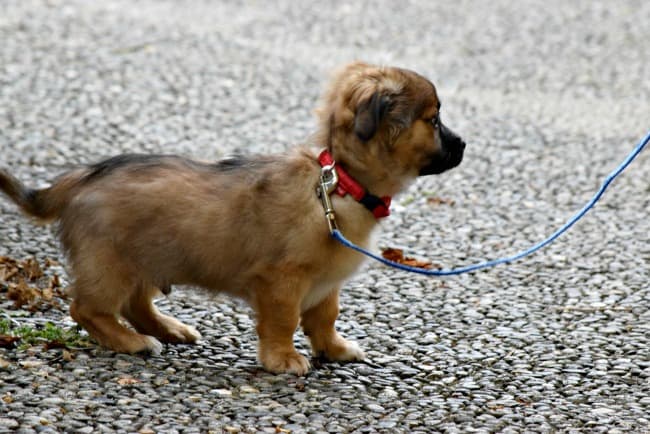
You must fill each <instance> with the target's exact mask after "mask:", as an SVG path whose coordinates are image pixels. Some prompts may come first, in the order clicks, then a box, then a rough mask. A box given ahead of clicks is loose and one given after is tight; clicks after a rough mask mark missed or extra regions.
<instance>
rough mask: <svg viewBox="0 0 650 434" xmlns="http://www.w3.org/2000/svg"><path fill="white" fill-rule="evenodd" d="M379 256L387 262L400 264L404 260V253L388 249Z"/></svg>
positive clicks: (399, 250)
mask: <svg viewBox="0 0 650 434" xmlns="http://www.w3.org/2000/svg"><path fill="white" fill-rule="evenodd" d="M381 256H383V257H384V259H388V260H389V261H393V262H399V263H402V261H403V260H404V251H403V250H401V249H394V248H392V247H388V248H386V249H384V250H383V251H382V252H381Z"/></svg>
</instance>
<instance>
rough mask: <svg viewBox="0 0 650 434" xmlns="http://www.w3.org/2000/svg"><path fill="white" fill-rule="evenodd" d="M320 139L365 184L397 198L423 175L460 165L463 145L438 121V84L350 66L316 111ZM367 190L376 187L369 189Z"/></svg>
mask: <svg viewBox="0 0 650 434" xmlns="http://www.w3.org/2000/svg"><path fill="white" fill-rule="evenodd" d="M318 114H319V116H320V120H321V132H320V136H321V140H324V141H325V142H326V143H327V145H328V147H329V148H330V151H331V152H332V154H333V156H334V159H335V160H337V161H339V162H341V164H343V165H345V166H346V168H347V169H348V170H350V171H351V172H353V175H354V176H356V177H357V178H359V180H360V181H362V180H365V181H366V184H368V183H370V184H379V185H378V186H377V187H378V188H381V189H382V190H384V191H382V192H378V193H387V194H394V193H396V192H397V191H399V190H400V189H401V188H403V186H404V185H405V184H406V183H407V182H408V180H409V179H412V178H414V177H416V176H419V175H431V174H438V173H442V172H444V171H445V170H447V169H451V168H453V167H455V166H457V165H458V164H460V162H461V160H462V158H463V151H464V149H465V142H464V141H463V140H462V139H461V138H460V137H459V136H457V135H456V134H455V133H454V132H453V131H451V130H450V129H449V128H447V127H446V126H445V125H444V124H443V123H442V121H441V120H440V101H439V99H438V95H437V93H436V89H435V87H434V85H433V84H432V83H431V82H430V81H429V80H427V79H425V78H424V77H422V76H420V75H419V74H416V73H415V72H412V71H409V70H405V69H400V68H392V67H377V66H372V65H368V64H365V63H360V62H357V63H352V64H350V65H347V66H346V67H344V68H343V69H341V70H340V71H339V72H338V73H337V74H336V75H335V76H334V78H333V80H332V82H331V85H330V87H329V89H328V90H327V91H326V92H325V94H324V97H323V103H322V106H321V108H320V109H319V110H318ZM366 186H367V187H368V188H369V189H372V188H373V185H366Z"/></svg>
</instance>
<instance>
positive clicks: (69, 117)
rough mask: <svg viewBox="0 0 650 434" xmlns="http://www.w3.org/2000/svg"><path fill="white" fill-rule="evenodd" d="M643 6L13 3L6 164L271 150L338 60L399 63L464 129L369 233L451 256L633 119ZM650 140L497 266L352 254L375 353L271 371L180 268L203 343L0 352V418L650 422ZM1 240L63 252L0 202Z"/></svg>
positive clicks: (539, 225) (197, 428)
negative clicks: (417, 271)
mask: <svg viewBox="0 0 650 434" xmlns="http://www.w3.org/2000/svg"><path fill="white" fill-rule="evenodd" d="M649 21H650V2H647V1H641V0H638V1H637V0H621V1H618V2H616V3H612V2H607V1H592V2H566V1H559V0H543V1H542V0H530V1H525V2H517V3H512V2H509V1H507V0H494V1H490V2H472V1H469V0H460V1H455V2H388V1H387V2H373V3H368V2H348V1H334V2H316V1H303V2H290V1H288V0H278V1H274V2H271V3H268V2H267V3H264V2H263V3H252V4H248V3H242V2H238V1H223V2H208V1H202V0H200V1H196V2H177V1H171V0H161V1H158V0H156V1H154V0H142V1H138V2H129V1H126V0H106V1H101V2H86V1H82V0H76V1H75V0H4V1H3V2H2V5H1V6H0V40H1V41H2V44H0V165H2V166H3V167H6V168H9V169H10V170H11V171H12V172H14V173H15V174H16V175H18V176H20V177H21V179H24V180H25V181H26V182H28V183H29V184H31V185H34V186H44V185H46V184H47V181H48V180H50V179H52V177H53V176H55V175H57V174H59V173H61V172H63V171H65V170H66V169H68V168H70V167H72V166H73V165H75V164H78V163H82V162H91V161H95V160H97V159H98V158H101V157H105V156H109V155H114V154H116V153H119V152H127V151H128V152H166V153H179V154H183V155H188V156H194V157H197V158H204V159H215V158H219V157H222V156H225V155H228V154H232V153H234V152H237V151H243V152H247V153H257V152H277V151H281V150H284V149H286V148H288V147H289V146H291V145H292V144H297V143H300V142H302V141H303V140H305V138H306V137H308V136H309V134H310V133H311V132H313V130H314V126H315V122H314V118H313V116H312V114H311V111H312V110H313V108H314V107H315V105H316V102H317V98H318V96H319V92H320V90H321V89H322V86H323V84H324V83H325V81H326V77H327V75H328V74H329V71H331V70H332V69H333V68H335V67H337V66H338V65H341V64H343V63H345V62H348V61H350V60H354V59H364V60H366V61H370V62H375V63H384V64H392V65H399V66H404V67H408V68H411V69H414V70H416V71H418V72H420V73H422V74H423V75H425V76H427V77H429V78H431V79H432V80H433V81H434V82H435V83H436V84H437V86H438V91H439V94H440V96H441V99H442V103H443V119H444V121H445V122H446V124H447V125H448V126H450V127H451V128H452V129H454V130H456V131H457V132H459V133H460V134H461V135H462V136H463V138H464V139H465V140H466V141H467V143H468V148H467V152H466V157H465V161H464V162H463V164H462V165H461V166H460V167H459V168H457V169H455V170H453V171H452V172H449V173H448V174H445V175H443V176H440V177H430V178H426V179H420V180H418V182H417V183H415V184H414V185H413V186H412V187H411V189H410V190H409V191H408V192H406V193H405V194H404V195H403V196H401V197H399V198H396V202H395V205H396V206H395V207H394V211H393V215H392V216H391V218H389V219H386V220H385V221H383V222H382V223H381V230H380V234H379V237H378V243H379V245H380V246H384V247H386V246H390V247H396V248H404V249H405V250H406V251H407V252H408V254H410V255H413V256H420V257H425V258H429V259H430V260H432V261H433V262H436V263H440V264H443V265H444V266H446V267H451V266H455V265H465V264H467V263H470V262H473V261H476V260H479V259H484V258H494V257H496V256H501V255H505V254H511V253H514V252H516V251H519V250H520V249H522V248H524V247H527V246H528V245H530V244H531V243H533V242H536V241H539V240H540V239H541V238H543V237H544V236H545V235H547V234H549V233H550V232H552V231H553V230H555V229H556V228H557V227H558V226H559V225H560V224H561V223H563V222H564V221H565V220H566V219H567V218H568V217H569V216H571V215H572V214H573V213H574V212H575V211H576V210H577V209H579V208H580V207H581V206H582V205H583V204H584V203H585V202H586V200H587V199H588V198H589V197H590V196H591V195H592V194H593V192H595V190H596V189H597V187H598V185H599V184H600V182H601V181H602V179H603V177H604V176H605V175H606V174H607V173H608V172H609V171H610V170H612V169H613V168H614V167H615V166H616V165H617V164H618V163H619V162H620V161H621V160H622V159H623V158H624V156H625V155H626V154H627V153H628V152H629V151H630V150H631V149H632V148H633V146H634V145H635V142H636V141H637V140H639V139H640V138H641V137H642V136H643V135H644V134H645V133H646V131H647V129H648V128H649V127H650V125H649V124H648V120H649V119H650V103H649V101H650V79H649V77H650V69H649V68H650V44H648V41H649V40H650V27H649V26H647V25H642V23H647V22H649ZM649 159H650V153H648V152H647V151H646V152H645V153H644V154H642V155H641V156H640V157H639V158H638V160H637V161H636V162H635V163H634V164H633V165H632V166H630V168H629V169H628V171H627V172H626V173H625V174H624V175H623V176H622V177H621V178H620V179H619V180H617V181H616V182H615V183H614V185H613V186H612V188H611V190H610V192H609V193H607V194H606V195H605V196H604V198H603V199H602V202H601V203H599V204H598V206H597V207H596V208H595V209H594V210H593V211H592V212H591V213H589V214H588V216H587V217H586V218H585V219H584V221H582V222H580V223H579V224H578V225H576V226H575V227H574V228H573V229H572V230H571V231H570V232H569V233H568V234H566V235H564V236H563V237H561V238H560V239H559V240H558V241H557V242H556V243H554V244H553V245H551V246H549V247H548V248H546V249H545V250H543V251H542V252H539V253H537V254H535V255H534V256H532V257H529V258H527V259H525V260H522V261H519V262H517V263H515V264H512V265H510V266H507V267H503V266H502V267H498V268H496V269H493V270H489V271H483V272H479V273H475V274H471V275H464V276H460V277H454V278H446V279H432V278H426V277H420V276H414V275H410V274H405V273H403V272H399V271H394V270H391V269H388V268H384V267H383V266H381V265H377V264H368V265H366V266H365V268H364V269H363V271H362V272H360V273H359V274H358V275H357V276H355V277H354V278H353V279H352V280H351V281H350V282H349V283H348V284H347V285H346V287H345V290H344V291H343V294H342V297H341V304H342V309H341V317H340V320H339V322H338V326H339V329H340V330H341V332H342V334H344V335H345V336H347V337H348V338H350V339H354V340H356V341H358V342H359V344H360V345H361V347H362V348H363V349H364V350H365V352H366V354H367V361H366V362H363V363H351V364H337V363H333V364H329V363H323V364H319V363H316V367H315V369H313V371H312V372H310V373H309V374H308V375H307V376H306V377H304V378H298V377H295V376H290V375H279V376H278V375H271V374H268V373H266V372H264V371H263V370H261V368H260V366H259V365H258V363H257V361H256V359H255V348H256V339H255V335H254V326H253V322H252V320H251V317H250V311H249V309H248V308H247V307H246V306H244V305H243V304H242V303H239V302H237V301H233V300H229V299H224V300H221V299H219V298H217V299H210V298H206V297H205V296H203V295H201V294H197V293H193V292H191V291H190V292H188V291H183V290H181V289H175V290H174V292H173V293H172V295H171V296H170V298H168V299H163V300H160V302H159V303H158V304H159V306H160V307H161V309H162V310H164V311H167V312H171V313H173V314H174V315H175V316H177V317H179V318H180V319H182V320H183V321H185V322H187V323H189V324H192V325H194V326H195V327H196V328H197V329H198V330H199V331H200V332H201V333H202V335H203V337H204V339H203V341H202V343H201V344H200V345H197V346H169V345H168V346H165V348H164V350H163V352H162V354H161V355H160V356H157V357H140V356H127V355H119V354H114V353H112V352H110V351H105V350H103V349H100V348H94V349H92V350H87V351H79V352H76V353H74V359H72V360H65V359H64V358H62V356H61V350H57V349H53V350H49V351H43V350H41V349H40V348H31V349H27V350H16V349H0V358H2V359H3V360H5V361H7V362H8V363H7V364H5V363H3V367H0V432H20V433H25V434H27V433H35V432H36V433H54V432H79V433H90V432H140V433H158V432H165V433H175V432H178V433H181V432H182V433H193V432H215V433H222V432H227V433H236V432H268V433H277V432H295V433H301V432H313V433H327V432H359V433H370V432H386V433H395V432H409V433H417V432H422V433H424V432H437V431H439V432H448V433H461V432H462V433H465V432H478V433H488V432H504V433H515V432H570V433H573V432H575V433H577V432H608V433H618V432H620V433H622V432H648V429H650V428H649V426H650V283H649V282H650V219H649V218H648V210H649V209H650V194H649V193H650V181H649V180H650V161H649ZM430 197H439V198H443V199H452V200H453V205H452V204H450V203H448V202H445V201H443V202H439V201H438V202H435V201H428V198H430ZM0 254H3V255H9V256H12V257H17V258H22V257H26V256H31V255H35V256H36V257H38V258H40V259H43V258H46V257H49V258H55V259H58V260H60V261H64V258H63V257H62V256H61V253H60V250H59V248H58V243H57V241H56V238H55V237H54V229H53V228H51V227H35V226H32V225H31V224H30V223H29V221H28V220H26V219H24V218H23V217H22V216H21V215H20V214H19V212H18V211H17V210H16V209H15V208H14V207H13V206H12V205H11V204H9V203H8V202H7V201H5V200H0ZM62 277H63V280H64V282H65V281H67V277H66V276H65V275H64V276H62ZM8 307H9V305H8V304H6V303H4V304H0V308H1V309H2V312H3V315H5V314H6V315H10V316H12V317H13V318H14V319H15V320H16V321H19V322H24V323H26V324H29V323H35V322H39V321H44V320H51V321H54V322H55V323H57V324H59V325H69V324H71V323H72V320H71V319H70V318H69V317H68V316H67V314H66V313H63V312H58V311H56V310H50V311H48V312H45V313H41V314H38V313H37V314H29V315H28V314H24V313H23V312H21V311H15V310H10V309H8ZM21 314H23V315H21ZM296 343H297V347H298V349H299V351H301V352H303V353H305V354H306V353H307V351H308V348H307V345H306V342H305V338H304V336H302V335H301V334H300V333H298V334H297V335H296ZM5 365H6V366H5Z"/></svg>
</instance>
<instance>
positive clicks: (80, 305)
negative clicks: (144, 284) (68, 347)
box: [70, 249, 162, 354]
mask: <svg viewBox="0 0 650 434" xmlns="http://www.w3.org/2000/svg"><path fill="white" fill-rule="evenodd" d="M91 251H92V250H91ZM95 253H96V255H84V257H83V258H81V259H78V260H74V259H75V258H72V259H73V261H72V265H73V271H74V274H75V276H76V279H75V283H74V284H73V286H72V291H71V292H72V297H73V301H72V304H71V305H70V316H71V317H72V318H73V319H74V320H75V321H77V322H78V323H79V324H80V325H81V326H83V327H84V328H85V329H86V330H87V331H88V333H89V334H90V336H92V337H93V338H94V339H95V340H97V341H98V342H99V343H100V344H101V345H103V346H105V347H107V348H109V349H111V350H113V351H116V352H121V353H140V352H149V353H152V354H160V352H161V351H162V344H161V343H160V342H159V341H158V340H157V339H156V338H154V337H153V336H147V335H143V334H140V333H136V332H134V331H133V330H130V329H128V328H127V327H125V326H124V325H122V324H121V323H120V321H119V315H120V311H121V308H122V306H123V304H124V300H128V298H129V297H130V295H131V294H132V293H133V292H134V291H135V289H136V286H135V285H134V284H133V279H132V277H131V276H130V275H129V273H128V267H126V266H124V265H123V264H121V262H120V261H119V259H118V255H116V254H110V252H106V251H101V250H97V249H96V250H95ZM104 264H110V267H107V266H106V265H104Z"/></svg>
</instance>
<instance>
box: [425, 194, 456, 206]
mask: <svg viewBox="0 0 650 434" xmlns="http://www.w3.org/2000/svg"><path fill="white" fill-rule="evenodd" d="M427 202H428V203H430V204H431V205H449V206H454V205H456V202H455V201H454V200H453V199H443V198H441V197H437V196H434V197H429V198H427Z"/></svg>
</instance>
